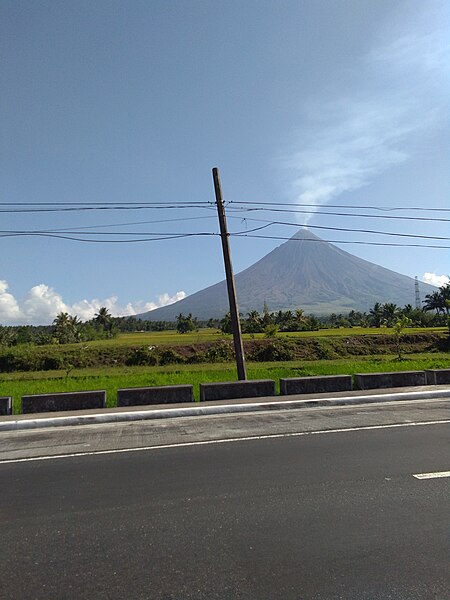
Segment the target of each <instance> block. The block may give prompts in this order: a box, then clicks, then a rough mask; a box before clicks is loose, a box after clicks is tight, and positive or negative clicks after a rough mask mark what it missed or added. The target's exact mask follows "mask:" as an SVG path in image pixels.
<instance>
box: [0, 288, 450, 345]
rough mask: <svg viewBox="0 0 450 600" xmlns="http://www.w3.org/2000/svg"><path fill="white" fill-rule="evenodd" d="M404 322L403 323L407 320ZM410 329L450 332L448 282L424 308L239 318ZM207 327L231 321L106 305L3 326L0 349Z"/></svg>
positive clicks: (298, 326) (269, 326) (278, 324)
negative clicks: (153, 316)
mask: <svg viewBox="0 0 450 600" xmlns="http://www.w3.org/2000/svg"><path fill="white" fill-rule="evenodd" d="M405 319H406V320H405ZM402 320H403V322H404V323H408V326H413V327H441V326H448V327H449V332H450V284H446V285H444V286H442V287H441V288H440V289H439V290H437V291H435V292H432V293H431V294H427V295H426V296H425V300H424V302H423V308H415V307H413V306H412V305H411V304H406V305H405V306H403V307H399V306H397V305H396V304H394V303H392V302H386V303H385V304H382V303H380V302H376V303H375V304H374V305H373V307H372V308H371V309H370V310H369V311H368V312H360V311H355V310H352V311H350V312H349V313H348V314H334V313H333V314H330V315H327V316H320V317H318V316H315V315H306V314H305V313H304V311H303V310H302V309H301V308H298V309H296V310H293V311H292V310H286V311H283V310H279V311H277V312H270V311H269V309H268V307H267V306H266V305H265V306H264V309H263V311H262V313H259V312H258V311H257V310H251V311H250V312H249V313H247V315H246V316H243V315H241V327H242V331H243V333H248V334H255V333H264V334H266V336H267V337H273V336H275V335H276V333H277V332H278V331H280V332H294V331H317V330H318V329H322V328H339V327H375V328H379V327H395V326H396V324H397V323H398V322H399V321H402ZM203 327H209V328H214V329H219V330H220V331H222V333H225V334H230V333H231V332H232V330H231V317H230V314H229V313H228V314H226V315H225V316H224V317H223V318H222V319H209V320H208V321H200V320H198V319H197V318H195V317H193V316H192V314H188V315H183V314H182V313H180V314H179V315H178V316H177V317H176V321H143V320H141V319H138V318H136V317H133V316H130V317H113V316H112V315H111V314H110V312H109V310H108V309H107V308H106V307H101V308H100V309H99V311H98V313H96V314H95V316H94V318H93V319H90V320H88V321H85V322H83V321H81V320H80V319H79V318H78V316H77V315H70V314H68V313H67V312H60V313H59V314H58V315H57V316H56V318H55V319H54V321H53V323H52V325H48V326H33V325H20V326H1V325H0V346H15V345H18V344H24V343H32V344H37V345H43V344H71V343H79V342H86V341H92V340H98V339H107V338H113V337H114V336H116V335H117V334H118V333H131V332H146V331H167V330H170V329H172V330H173V329H176V330H177V331H178V333H180V334H183V333H188V332H190V331H196V330H197V329H200V328H203Z"/></svg>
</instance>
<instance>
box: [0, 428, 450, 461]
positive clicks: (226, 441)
mask: <svg viewBox="0 0 450 600" xmlns="http://www.w3.org/2000/svg"><path fill="white" fill-rule="evenodd" d="M446 423H450V420H448V419H447V420H443V421H419V422H416V423H394V424H391V425H368V426H366V427H346V428H343V429H324V430H319V431H300V432H296V433H295V432H294V433H268V434H263V435H252V436H247V437H237V438H224V439H219V440H203V441H198V442H179V443H175V444H161V445H160V446H142V447H139V448H117V449H111V450H92V451H91V452H74V453H71V454H54V455H48V456H33V457H30V458H11V459H6V460H0V465H1V464H10V463H20V462H33V461H38V460H54V459H58V458H74V457H79V456H96V455H101V454H124V453H126V452H144V451H150V450H167V449H168V448H187V447H190V446H209V445H213V444H231V443H234V442H250V441H254V440H270V439H278V438H288V437H302V436H307V435H325V434H328V433H348V432H350V431H372V430H376V429H395V428H399V427H420V426H426V425H443V424H446Z"/></svg>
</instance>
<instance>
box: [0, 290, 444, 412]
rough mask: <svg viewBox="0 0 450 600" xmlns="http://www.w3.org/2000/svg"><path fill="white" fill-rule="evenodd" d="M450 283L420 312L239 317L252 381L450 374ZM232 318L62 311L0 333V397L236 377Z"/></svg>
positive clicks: (391, 307)
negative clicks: (159, 318) (38, 323)
mask: <svg viewBox="0 0 450 600" xmlns="http://www.w3.org/2000/svg"><path fill="white" fill-rule="evenodd" d="M449 296H450V285H446V286H444V287H443V288H441V290H440V291H439V292H435V293H433V294H431V295H430V296H427V297H426V299H425V302H424V308H423V309H417V308H413V307H412V306H410V305H407V306H405V307H403V308H399V307H397V306H396V305H395V304H390V303H387V304H380V303H376V304H375V305H374V306H373V307H372V309H371V310H370V311H369V312H368V313H360V312H356V311H351V312H350V313H349V314H348V315H333V314H332V315H329V316H327V317H321V318H318V317H315V316H313V315H305V314H304V312H303V311H302V310H301V309H298V310H296V311H279V312H276V313H270V312H269V311H268V309H267V308H265V309H264V311H263V313H262V314H260V313H258V312H257V311H251V312H250V313H248V314H247V315H246V316H245V317H242V320H241V325H242V331H243V338H244V350H245V355H246V360H247V363H248V376H249V378H251V379H254V378H262V379H264V378H269V379H275V380H278V379H279V378H280V377H298V376H306V375H332V374H353V373H356V372H374V371H378V372H379V371H400V370H423V369H428V368H449V367H450V353H449V349H450V336H449V333H450V298H449ZM233 362H234V351H233V343H232V336H231V324H230V317H229V315H225V316H224V318H223V319H222V320H210V321H208V322H198V321H197V320H196V319H195V318H193V317H192V315H183V314H180V315H178V317H177V321H176V322H175V323H168V322H150V321H141V320H139V319H136V318H135V317H123V318H113V317H112V316H111V315H110V313H109V311H108V309H107V308H105V307H103V308H101V309H100V310H99V312H98V313H97V314H96V315H95V317H94V319H92V320H90V321H87V322H84V323H83V322H81V321H80V320H79V319H78V318H77V317H76V316H72V315H69V314H67V313H60V314H59V315H57V317H56V318H55V320H54V322H53V324H52V325H51V326H48V327H32V326H20V327H2V326H0V395H7V396H13V398H14V405H15V410H16V411H18V410H19V405H20V397H21V396H22V395H23V394H36V393H50V392H64V391H76V390H87V389H105V390H106V391H107V398H108V405H109V406H113V405H114V402H115V398H116V392H117V389H118V388H121V387H139V386H152V385H174V384H189V383H190V384H192V385H194V390H195V395H196V397H197V398H198V395H199V384H200V383H201V382H209V381H224V380H233V379H235V378H236V373H235V367H234V364H233Z"/></svg>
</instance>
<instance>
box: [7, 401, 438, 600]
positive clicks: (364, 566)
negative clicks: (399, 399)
mask: <svg viewBox="0 0 450 600" xmlns="http://www.w3.org/2000/svg"><path fill="white" fill-rule="evenodd" d="M448 418H449V412H448V403H446V402H444V401H436V402H411V403H397V404H396V405H395V406H392V405H389V404H388V405H383V406H373V405H372V406H368V407H365V406H358V407H341V408H334V409H331V408H330V409H308V410H292V411H286V412H277V413H269V412H268V413H258V414H252V415H228V416H221V417H199V418H187V419H179V420H177V419H173V420H170V421H171V422H170V423H169V422H156V423H155V422H149V421H145V422H139V423H126V424H118V425H101V426H99V427H96V426H92V427H91V426H83V427H74V428H69V427H66V428H56V429H54V430H52V429H47V430H40V431H39V430H37V431H32V432H29V431H27V432H16V433H13V432H9V433H6V432H5V433H3V434H2V436H1V438H0V444H1V446H0V447H1V451H0V459H1V460H2V461H3V462H0V490H1V493H0V531H1V534H0V556H1V577H0V598H1V599H2V600H3V599H5V600H6V599H8V600H16V599H17V600H28V599H30V600H31V599H36V600H40V599H42V600H44V599H45V600H53V599H55V600H56V599H58V600H63V599H72V598H73V599H77V600H84V599H86V600H93V599H96V600H100V599H105V600H106V599H107V600H116V599H124V600H125V599H127V600H141V599H142V600H143V599H149V600H189V599H192V600H214V599H220V600H228V599H234V598H236V599H245V600H250V599H252V600H255V599H261V600H266V599H267V600H269V599H270V600H273V599H274V598H280V599H282V600H290V599H292V600H294V599H295V600H300V599H305V600H322V599H326V600H329V599H343V600H353V599H354V600H366V599H367V600H384V599H386V600H387V599H391V600H392V599H394V600H397V599H398V600H408V599H411V600H413V599H414V600H415V599H417V600H427V599H439V600H441V599H442V600H444V599H446V598H448V592H449V585H450V582H449V577H448V559H449V544H448V541H449V540H448V522H449V493H448V492H449V482H450V479H449V478H448V477H445V476H443V475H445V472H446V471H449V470H450V458H449V448H448V427H449V425H448ZM420 474H431V475H429V477H430V478H427V479H418V478H417V477H416V475H420ZM433 474H434V475H433ZM436 474H440V475H441V476H439V477H438V476H436Z"/></svg>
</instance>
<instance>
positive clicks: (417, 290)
mask: <svg viewBox="0 0 450 600" xmlns="http://www.w3.org/2000/svg"><path fill="white" fill-rule="evenodd" d="M415 280H416V281H415V283H414V288H415V291H416V308H420V307H421V304H420V291H419V279H418V278H417V275H416V277H415Z"/></svg>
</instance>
